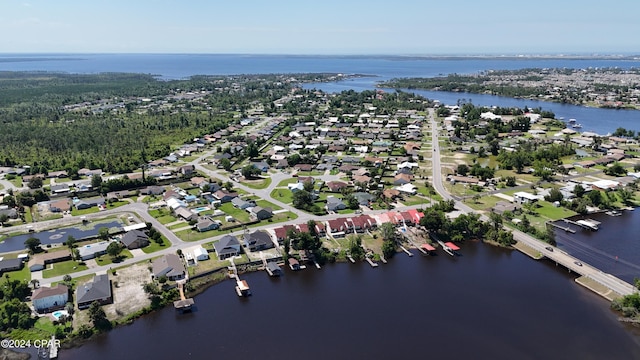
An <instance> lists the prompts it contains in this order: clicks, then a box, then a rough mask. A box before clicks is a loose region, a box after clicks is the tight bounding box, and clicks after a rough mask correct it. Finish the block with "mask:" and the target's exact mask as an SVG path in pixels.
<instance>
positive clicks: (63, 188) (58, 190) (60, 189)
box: [50, 183, 71, 195]
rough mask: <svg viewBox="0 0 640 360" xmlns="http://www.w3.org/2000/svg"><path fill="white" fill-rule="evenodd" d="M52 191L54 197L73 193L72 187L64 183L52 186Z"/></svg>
mask: <svg viewBox="0 0 640 360" xmlns="http://www.w3.org/2000/svg"><path fill="white" fill-rule="evenodd" d="M50 190H51V194H52V195H64V194H68V193H69V191H71V187H69V184H68V183H62V184H55V185H51V187H50Z"/></svg>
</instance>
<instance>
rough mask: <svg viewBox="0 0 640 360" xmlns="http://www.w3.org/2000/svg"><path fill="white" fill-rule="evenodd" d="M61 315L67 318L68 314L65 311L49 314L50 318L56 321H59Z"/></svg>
mask: <svg viewBox="0 0 640 360" xmlns="http://www.w3.org/2000/svg"><path fill="white" fill-rule="evenodd" d="M62 315H65V316H69V313H68V312H67V310H58V311H54V312H52V313H51V316H53V317H54V318H55V319H56V320H60V317H61V316H62Z"/></svg>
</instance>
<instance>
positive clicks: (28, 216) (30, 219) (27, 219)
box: [24, 207, 62, 223]
mask: <svg viewBox="0 0 640 360" xmlns="http://www.w3.org/2000/svg"><path fill="white" fill-rule="evenodd" d="M24 210H25V211H24V222H26V223H32V222H33V215H32V214H31V211H33V208H31V207H26V208H25V209H24ZM36 211H37V210H36ZM61 217H62V216H61Z"/></svg>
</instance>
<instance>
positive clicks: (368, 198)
mask: <svg viewBox="0 0 640 360" xmlns="http://www.w3.org/2000/svg"><path fill="white" fill-rule="evenodd" d="M353 197H355V198H356V200H358V204H359V205H362V206H369V205H370V204H371V202H372V201H373V200H374V199H375V196H373V195H371V194H369V193H366V192H357V193H353Z"/></svg>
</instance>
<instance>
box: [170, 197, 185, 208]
mask: <svg viewBox="0 0 640 360" xmlns="http://www.w3.org/2000/svg"><path fill="white" fill-rule="evenodd" d="M167 207H168V208H170V209H171V210H175V209H177V208H180V207H187V204H186V203H185V202H184V201H182V200H178V199H176V198H169V199H168V200H167Z"/></svg>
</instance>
